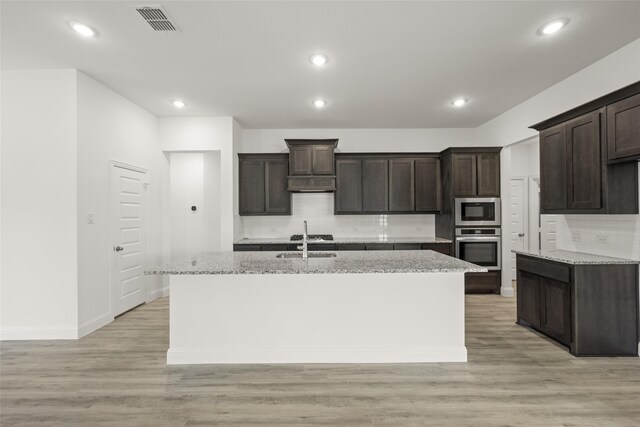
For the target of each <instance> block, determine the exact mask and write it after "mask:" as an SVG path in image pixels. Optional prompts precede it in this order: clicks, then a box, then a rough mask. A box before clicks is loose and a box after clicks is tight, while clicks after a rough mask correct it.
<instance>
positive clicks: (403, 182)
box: [389, 159, 416, 212]
mask: <svg viewBox="0 0 640 427" xmlns="http://www.w3.org/2000/svg"><path fill="white" fill-rule="evenodd" d="M413 163H414V160H413V159H390V160H389V211H390V212H413V211H415V206H416V205H415V177H414V164H413Z"/></svg>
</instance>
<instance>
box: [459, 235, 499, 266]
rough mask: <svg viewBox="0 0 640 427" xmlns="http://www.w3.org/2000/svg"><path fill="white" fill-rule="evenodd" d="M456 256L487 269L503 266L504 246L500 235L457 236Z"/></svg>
mask: <svg viewBox="0 0 640 427" xmlns="http://www.w3.org/2000/svg"><path fill="white" fill-rule="evenodd" d="M456 258H459V259H461V260H463V261H467V262H470V263H472V264H476V265H479V266H482V267H485V268H486V269H487V270H500V269H501V268H502V262H501V259H502V247H501V242H500V237H499V236H464V237H462V236H456Z"/></svg>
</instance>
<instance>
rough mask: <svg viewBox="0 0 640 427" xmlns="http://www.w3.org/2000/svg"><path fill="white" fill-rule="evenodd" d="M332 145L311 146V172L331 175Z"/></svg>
mask: <svg viewBox="0 0 640 427" xmlns="http://www.w3.org/2000/svg"><path fill="white" fill-rule="evenodd" d="M333 149H334V147H333V145H331V146H327V145H318V146H313V167H312V170H313V174H314V175H333V172H334V171H333V159H334V157H333Z"/></svg>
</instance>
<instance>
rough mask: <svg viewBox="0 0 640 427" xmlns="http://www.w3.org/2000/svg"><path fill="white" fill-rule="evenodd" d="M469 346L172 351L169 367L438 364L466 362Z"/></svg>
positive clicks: (181, 349) (168, 358)
mask: <svg viewBox="0 0 640 427" xmlns="http://www.w3.org/2000/svg"><path fill="white" fill-rule="evenodd" d="M466 361H467V348H466V347H443V348H432V349H416V350H411V349H407V350H376V349H368V350H354V349H344V350H316V351H314V350H308V349H305V350H291V351H289V350H281V351H269V350H266V351H218V350H215V349H188V348H170V349H169V350H168V351H167V364H168V365H190V364H229V363H269V364H271V363H436V362H466Z"/></svg>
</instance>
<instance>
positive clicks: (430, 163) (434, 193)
mask: <svg viewBox="0 0 640 427" xmlns="http://www.w3.org/2000/svg"><path fill="white" fill-rule="evenodd" d="M415 168H416V179H415V181H416V212H438V211H440V208H441V200H442V196H441V190H440V189H441V185H440V160H438V159H436V158H432V159H416V161H415Z"/></svg>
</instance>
